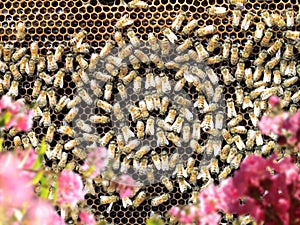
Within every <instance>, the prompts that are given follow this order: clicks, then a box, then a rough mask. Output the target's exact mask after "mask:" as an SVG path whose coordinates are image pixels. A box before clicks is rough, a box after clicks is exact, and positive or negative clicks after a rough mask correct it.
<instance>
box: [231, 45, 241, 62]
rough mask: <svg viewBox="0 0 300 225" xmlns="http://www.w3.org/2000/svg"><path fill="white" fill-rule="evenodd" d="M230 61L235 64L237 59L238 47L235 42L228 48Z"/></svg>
mask: <svg viewBox="0 0 300 225" xmlns="http://www.w3.org/2000/svg"><path fill="white" fill-rule="evenodd" d="M230 53H231V55H230V63H231V64H232V65H236V64H237V63H238V59H239V48H238V45H237V44H233V45H232V47H231V50H230Z"/></svg>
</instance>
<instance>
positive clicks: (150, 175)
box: [146, 165, 154, 184]
mask: <svg viewBox="0 0 300 225" xmlns="http://www.w3.org/2000/svg"><path fill="white" fill-rule="evenodd" d="M146 174H147V179H148V181H149V183H150V184H153V183H154V170H153V165H148V167H147V172H146Z"/></svg>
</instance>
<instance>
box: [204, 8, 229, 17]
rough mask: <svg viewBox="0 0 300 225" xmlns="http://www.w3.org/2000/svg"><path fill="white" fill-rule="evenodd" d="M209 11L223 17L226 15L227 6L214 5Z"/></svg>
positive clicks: (212, 14) (210, 13)
mask: <svg viewBox="0 0 300 225" xmlns="http://www.w3.org/2000/svg"><path fill="white" fill-rule="evenodd" d="M207 12H208V14H209V15H211V16H219V17H223V16H226V14H227V9H226V8H225V7H217V6H212V7H210V8H208V9H207Z"/></svg>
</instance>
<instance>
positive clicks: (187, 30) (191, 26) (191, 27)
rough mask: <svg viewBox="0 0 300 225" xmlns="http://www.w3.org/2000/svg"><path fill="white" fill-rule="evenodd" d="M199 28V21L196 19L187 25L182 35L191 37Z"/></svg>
mask: <svg viewBox="0 0 300 225" xmlns="http://www.w3.org/2000/svg"><path fill="white" fill-rule="evenodd" d="M197 26H198V21H197V20H196V19H193V20H191V21H189V22H188V23H187V25H185V26H184V27H183V28H182V33H183V34H185V35H189V34H190V33H191V32H192V31H193V30H194V29H195V28H196V27H197Z"/></svg>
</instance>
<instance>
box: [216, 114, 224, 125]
mask: <svg viewBox="0 0 300 225" xmlns="http://www.w3.org/2000/svg"><path fill="white" fill-rule="evenodd" d="M223 123H224V114H223V112H222V111H219V112H217V114H216V118H215V128H216V129H222V128H223Z"/></svg>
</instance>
